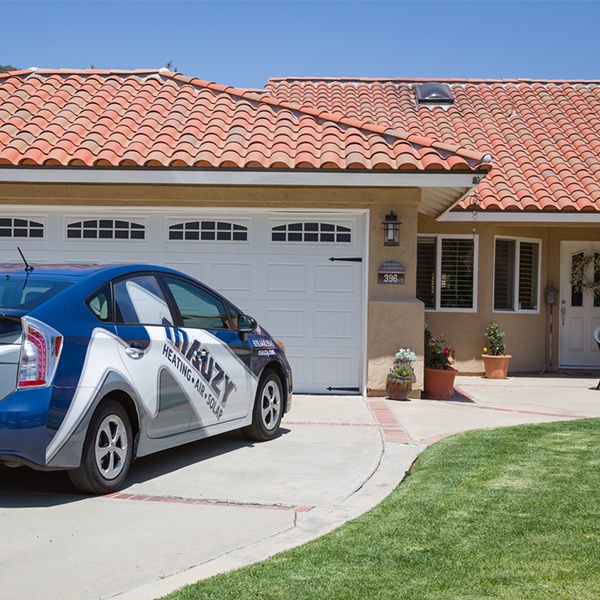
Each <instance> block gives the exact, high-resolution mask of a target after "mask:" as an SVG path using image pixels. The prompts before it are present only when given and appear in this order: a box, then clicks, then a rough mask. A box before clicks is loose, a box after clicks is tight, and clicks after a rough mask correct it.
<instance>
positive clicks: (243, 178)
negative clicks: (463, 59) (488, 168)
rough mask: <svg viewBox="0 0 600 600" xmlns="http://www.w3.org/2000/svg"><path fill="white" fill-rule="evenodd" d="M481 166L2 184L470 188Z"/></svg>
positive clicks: (156, 174) (42, 174)
mask: <svg viewBox="0 0 600 600" xmlns="http://www.w3.org/2000/svg"><path fill="white" fill-rule="evenodd" d="M484 175H485V173H483V172H481V171H467V172H465V171H460V172H457V173H452V172H448V173H444V172H441V173H439V172H438V173H429V172H427V171H424V172H420V173H414V172H411V173H406V172H404V171H397V172H384V173H382V172H377V171H375V172H374V171H360V172H356V171H354V170H348V171H340V172H337V171H335V172H332V171H303V170H280V171H279V170H273V169H271V170H267V169H264V170H260V169H256V170H252V169H240V170H225V169H216V168H215V169H197V168H192V167H188V168H182V169H179V168H155V169H152V168H136V167H121V168H110V167H90V168H86V167H78V168H69V167H64V168H61V167H44V168H35V167H26V166H23V167H0V183H1V182H14V183H109V184H148V185H157V184H158V185H267V186H269V185H273V186H280V185H285V186H289V185H293V186H325V187H329V186H336V187H466V188H474V187H476V186H477V184H476V183H473V179H474V178H481V177H483V176H484Z"/></svg>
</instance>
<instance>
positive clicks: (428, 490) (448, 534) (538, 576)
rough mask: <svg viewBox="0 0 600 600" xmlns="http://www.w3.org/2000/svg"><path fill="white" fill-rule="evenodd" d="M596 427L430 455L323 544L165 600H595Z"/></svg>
mask: <svg viewBox="0 0 600 600" xmlns="http://www.w3.org/2000/svg"><path fill="white" fill-rule="evenodd" d="M599 466H600V419H592V420H585V421H574V422H573V421H572V422H562V423H550V424H544V425H527V426H520V427H514V428H508V429H495V430H491V431H478V432H470V433H466V434H462V435H458V436H454V437H452V438H448V439H446V440H444V441H442V442H439V443H437V444H435V445H434V446H432V447H430V448H428V449H427V450H426V451H425V452H423V454H422V455H421V456H420V457H419V459H418V461H417V463H416V465H415V468H414V470H413V474H412V475H411V476H410V477H408V479H407V480H406V481H405V482H404V483H402V484H401V485H400V486H399V487H398V488H397V489H396V490H395V491H394V492H393V493H392V494H391V495H390V496H389V497H388V498H387V499H386V500H385V501H384V502H383V503H382V504H380V505H379V506H377V507H376V508H374V509H373V510H371V511H370V512H369V513H367V514H365V515H363V516H362V517H360V518H358V519H356V520H354V521H351V522H349V523H347V524H345V525H344V526H342V527H340V528H339V529H337V530H336V531H334V532H333V533H331V534H329V535H327V536H325V537H323V538H320V539H318V540H315V541H314V542H311V543H309V544H306V545H304V546H301V547H299V548H295V549H293V550H290V551H287V552H285V553H283V554H279V555H277V556H275V557H273V558H271V559H269V560H266V561H264V562H262V563H258V564H255V565H251V566H249V567H246V568H243V569H240V570H237V571H233V572H231V573H226V574H223V575H218V576H216V577H213V578H211V579H207V580H205V581H201V582H199V583H197V584H195V585H193V586H189V587H186V588H184V589H182V590H180V591H179V592H176V593H174V594H171V595H169V596H167V598H168V599H169V600H190V599H209V598H211V599H214V600H225V599H228V598H231V599H235V600H240V599H246V598H247V599H253V600H254V599H263V598H264V599H282V600H284V599H285V600H290V599H298V600H306V599H312V598H318V599H319V600H320V599H324V598H339V599H340V600H341V599H344V600H346V599H348V598H357V599H359V598H360V599H365V598H374V599H380V598H393V599H394V600H396V599H401V600H405V599H412V598H414V599H418V600H424V599H428V598H435V599H440V598H448V599H452V600H454V599H460V598H473V599H475V598H476V599H478V600H480V599H484V598H514V599H519V600H521V599H525V598H548V599H553V600H554V599H560V598H565V599H567V598H568V599H569V600H573V599H577V600H580V599H586V598H600V468H599Z"/></svg>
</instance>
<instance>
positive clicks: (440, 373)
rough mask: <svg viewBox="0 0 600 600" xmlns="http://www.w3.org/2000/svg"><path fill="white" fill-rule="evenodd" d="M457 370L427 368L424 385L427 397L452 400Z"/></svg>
mask: <svg viewBox="0 0 600 600" xmlns="http://www.w3.org/2000/svg"><path fill="white" fill-rule="evenodd" d="M456 373H457V371H456V369H433V368H432V367H425V370H424V377H423V383H424V387H425V390H424V391H425V396H426V397H427V398H435V399H438V400H449V399H450V398H452V391H453V389H454V380H455V379H456Z"/></svg>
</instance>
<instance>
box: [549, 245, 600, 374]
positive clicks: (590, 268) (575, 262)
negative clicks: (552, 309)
mask: <svg viewBox="0 0 600 600" xmlns="http://www.w3.org/2000/svg"><path fill="white" fill-rule="evenodd" d="M597 257H598V258H599V260H598V261H597V260H595V259H596V258H597ZM595 262H600V242H562V245H561V267H560V273H561V276H560V277H561V282H560V283H561V284H560V304H559V306H558V315H557V318H558V323H559V332H560V333H559V339H560V342H559V366H560V367H562V368H569V367H584V368H586V367H588V368H598V367H600V352H598V346H597V344H596V342H595V341H594V337H593V333H594V329H595V328H596V327H598V325H600V294H598V295H596V294H594V291H593V290H592V289H590V288H589V287H585V285H584V286H583V288H582V289H577V287H576V286H574V285H572V284H571V273H572V272H574V271H575V272H577V271H580V272H581V270H582V268H583V278H584V280H585V282H586V283H587V284H588V285H589V284H593V283H594V282H600V268H599V267H598V266H596V267H595V265H594V263H595Z"/></svg>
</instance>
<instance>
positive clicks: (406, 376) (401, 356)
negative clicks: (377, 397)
mask: <svg viewBox="0 0 600 600" xmlns="http://www.w3.org/2000/svg"><path fill="white" fill-rule="evenodd" d="M416 360H417V355H416V354H415V353H414V352H413V351H412V350H411V349H410V348H400V349H399V350H398V352H396V355H395V357H394V364H393V365H392V368H391V370H390V372H389V374H388V376H387V382H386V387H385V389H386V391H387V395H388V398H390V400H408V396H409V395H410V392H411V390H412V384H413V379H414V371H413V366H412V363H414V362H415V361H416Z"/></svg>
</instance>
